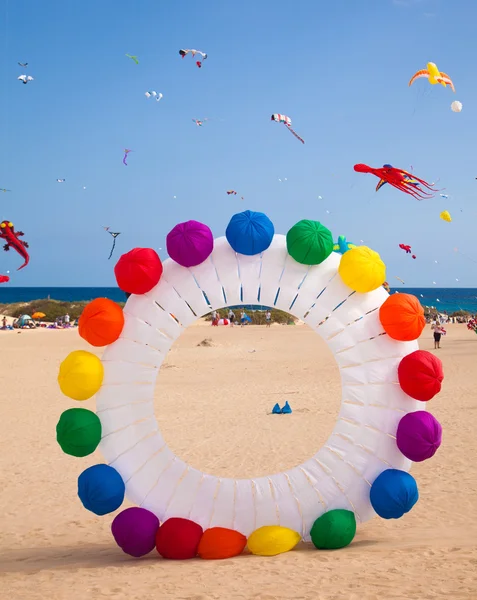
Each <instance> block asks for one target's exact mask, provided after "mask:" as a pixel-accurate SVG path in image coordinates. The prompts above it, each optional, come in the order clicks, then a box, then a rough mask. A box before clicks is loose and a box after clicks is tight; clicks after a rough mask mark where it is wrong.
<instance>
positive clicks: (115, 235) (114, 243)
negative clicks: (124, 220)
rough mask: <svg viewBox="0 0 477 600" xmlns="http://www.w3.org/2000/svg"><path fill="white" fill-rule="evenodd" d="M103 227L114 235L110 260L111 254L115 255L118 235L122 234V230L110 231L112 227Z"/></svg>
mask: <svg viewBox="0 0 477 600" xmlns="http://www.w3.org/2000/svg"><path fill="white" fill-rule="evenodd" d="M103 229H104V230H105V231H107V232H108V233H109V235H110V236H112V238H113V246H112V248H111V252H110V253H109V256H108V260H109V259H110V258H111V256H112V255H113V252H114V248H115V246H116V238H117V237H118V235H121V232H120V231H110V229H111V227H103Z"/></svg>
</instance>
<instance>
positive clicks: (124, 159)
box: [123, 148, 132, 167]
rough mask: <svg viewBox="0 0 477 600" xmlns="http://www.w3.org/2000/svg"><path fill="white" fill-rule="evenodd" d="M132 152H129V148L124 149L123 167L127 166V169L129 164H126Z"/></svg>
mask: <svg viewBox="0 0 477 600" xmlns="http://www.w3.org/2000/svg"><path fill="white" fill-rule="evenodd" d="M130 152H132V150H128V148H124V158H123V165H126V167H127V166H128V163H127V162H126V159H127V157H128V154H129V153H130Z"/></svg>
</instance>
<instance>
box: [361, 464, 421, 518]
mask: <svg viewBox="0 0 477 600" xmlns="http://www.w3.org/2000/svg"><path fill="white" fill-rule="evenodd" d="M370 500H371V504H372V506H373V508H374V510H375V511H376V512H377V513H378V515H379V516H380V517H382V518H383V519H399V518H400V517H402V516H403V515H404V514H405V513H407V512H409V511H410V510H411V508H412V507H413V506H414V504H416V502H417V501H418V500H419V492H418V491H417V484H416V480H415V479H414V477H413V476H412V475H409V473H406V472H405V471H400V470H398V469H387V470H386V471H383V472H382V473H381V475H379V476H378V477H377V478H376V480H375V481H374V483H373V485H372V486H371V493H370Z"/></svg>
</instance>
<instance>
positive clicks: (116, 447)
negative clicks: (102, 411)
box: [99, 417, 158, 462]
mask: <svg viewBox="0 0 477 600" xmlns="http://www.w3.org/2000/svg"><path fill="white" fill-rule="evenodd" d="M101 425H102V427H103V432H104V433H103V437H102V438H101V442H100V445H99V448H100V450H101V453H102V454H103V456H104V457H105V458H106V460H107V461H108V462H111V461H113V460H115V459H116V458H117V457H118V456H119V455H121V454H123V453H124V452H126V451H127V450H129V449H130V448H132V447H133V446H134V445H135V444H137V443H138V442H140V441H141V440H142V439H143V438H145V437H146V436H147V435H148V434H150V433H154V432H155V431H158V427H157V423H156V420H155V419H148V420H147V421H143V422H141V423H137V424H135V425H130V426H129V427H125V428H124V429H119V430H114V429H109V428H108V422H107V418H106V419H105V418H103V417H101Z"/></svg>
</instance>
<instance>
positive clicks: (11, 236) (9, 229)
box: [0, 221, 30, 271]
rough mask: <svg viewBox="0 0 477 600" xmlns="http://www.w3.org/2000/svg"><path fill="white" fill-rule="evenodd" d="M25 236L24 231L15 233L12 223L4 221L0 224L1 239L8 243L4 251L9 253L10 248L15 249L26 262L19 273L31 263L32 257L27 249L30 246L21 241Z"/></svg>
mask: <svg viewBox="0 0 477 600" xmlns="http://www.w3.org/2000/svg"><path fill="white" fill-rule="evenodd" d="M24 235H25V234H24V233H23V231H15V228H14V227H13V223H12V222H11V221H2V223H0V239H2V240H5V241H6V244H5V245H4V246H3V249H4V250H5V251H6V252H8V250H10V248H13V249H14V250H16V251H17V252H18V254H19V255H20V256H21V257H22V258H23V260H24V261H25V262H24V263H23V264H22V266H21V267H19V268H18V269H17V270H18V271H20V269H23V268H24V267H26V266H27V264H28V263H29V262H30V257H29V255H28V252H27V251H26V248H28V244H27V243H26V242H24V241H23V240H21V239H20V238H21V237H23V236H24Z"/></svg>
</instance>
